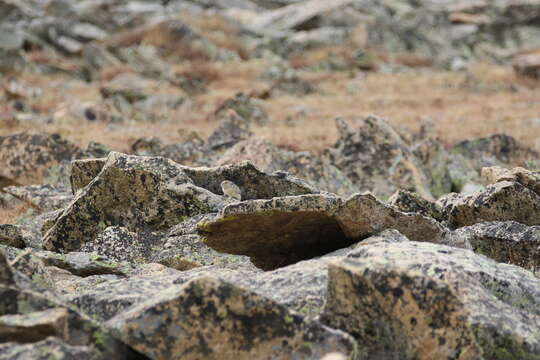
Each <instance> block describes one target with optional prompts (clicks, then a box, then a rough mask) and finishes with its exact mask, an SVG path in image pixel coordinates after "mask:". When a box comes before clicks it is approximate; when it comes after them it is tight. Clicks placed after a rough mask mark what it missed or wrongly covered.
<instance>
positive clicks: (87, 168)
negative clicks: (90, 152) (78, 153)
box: [69, 158, 107, 195]
mask: <svg viewBox="0 0 540 360" xmlns="http://www.w3.org/2000/svg"><path fill="white" fill-rule="evenodd" d="M106 162H107V159H106V158H98V159H82V160H74V161H72V162H71V175H70V177H69V182H70V184H71V191H72V193H73V194H74V195H75V194H76V193H77V192H78V191H79V190H80V189H82V188H83V187H85V186H86V185H88V184H89V183H90V182H91V181H92V180H93V179H94V178H95V177H96V176H98V174H99V172H100V171H101V169H102V168H103V165H105V163H106Z"/></svg>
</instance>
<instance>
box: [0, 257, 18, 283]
mask: <svg viewBox="0 0 540 360" xmlns="http://www.w3.org/2000/svg"><path fill="white" fill-rule="evenodd" d="M13 284H15V280H13V272H12V271H11V267H10V266H9V263H8V260H7V259H6V257H5V255H4V253H3V252H2V251H0V285H1V286H9V285H13Z"/></svg>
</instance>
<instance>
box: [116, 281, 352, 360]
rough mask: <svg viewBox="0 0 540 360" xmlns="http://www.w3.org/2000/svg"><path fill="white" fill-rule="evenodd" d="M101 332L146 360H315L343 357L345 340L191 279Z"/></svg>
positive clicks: (270, 305) (277, 308)
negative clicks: (331, 355) (331, 354)
mask: <svg viewBox="0 0 540 360" xmlns="http://www.w3.org/2000/svg"><path fill="white" fill-rule="evenodd" d="M106 326H107V327H108V328H109V329H111V330H112V331H113V332H114V333H115V334H117V335H118V336H119V337H120V338H121V339H122V340H123V341H125V342H126V343H128V344H131V345H132V346H133V347H134V348H135V349H137V350H138V351H140V352H141V353H144V354H146V355H147V356H149V357H151V358H152V359H171V360H172V359H199V358H206V359H253V358H258V357H260V356H261V354H264V355H263V356H264V357H267V358H272V359H290V358H296V357H302V358H304V359H319V358H321V357H322V356H323V355H324V354H326V353H328V352H333V351H338V352H342V353H345V354H347V355H349V356H351V355H352V354H353V351H354V345H353V343H352V341H351V339H350V337H349V336H347V335H346V334H344V333H342V332H339V331H336V330H331V329H329V328H326V327H324V326H321V325H320V324H318V323H316V322H308V321H306V320H304V319H303V318H302V317H301V316H299V315H296V314H294V313H291V312H289V311H288V310H287V309H286V308H285V307H284V306H282V305H279V304H277V303H275V302H273V301H272V300H269V299H266V298H264V297H261V296H259V295H256V294H254V293H251V292H249V291H246V290H244V289H241V288H238V287H235V286H233V285H231V284H228V283H226V282H223V281H221V280H217V279H212V278H204V277H203V278H197V279H194V280H192V281H190V282H188V283H186V284H184V285H183V286H179V287H172V288H169V289H167V290H166V291H163V292H161V293H160V294H159V295H158V296H156V297H155V298H154V299H151V300H148V301H147V302H145V303H143V304H140V305H138V306H136V307H134V308H131V309H130V310H128V311H126V312H124V313H121V314H119V315H118V316H116V317H114V318H113V319H111V320H109V321H108V322H107V323H106Z"/></svg>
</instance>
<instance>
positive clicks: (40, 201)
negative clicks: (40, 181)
mask: <svg viewBox="0 0 540 360" xmlns="http://www.w3.org/2000/svg"><path fill="white" fill-rule="evenodd" d="M3 190H4V192H6V193H8V194H10V195H13V196H14V197H15V198H17V199H19V200H22V201H24V202H26V203H28V204H30V205H31V206H32V207H33V208H35V209H37V210H38V211H40V212H48V211H54V210H58V209H61V208H64V207H66V206H67V205H68V204H69V203H70V202H71V201H72V200H73V195H72V194H71V192H70V191H69V190H67V189H62V188H55V187H53V186H51V185H28V186H9V187H7V188H4V189H3Z"/></svg>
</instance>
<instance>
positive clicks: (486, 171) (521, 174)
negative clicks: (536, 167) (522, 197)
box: [481, 166, 540, 195]
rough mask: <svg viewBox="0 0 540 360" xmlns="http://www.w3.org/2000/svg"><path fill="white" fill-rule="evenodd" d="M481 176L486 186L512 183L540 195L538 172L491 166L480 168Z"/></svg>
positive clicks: (539, 176) (539, 175)
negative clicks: (504, 182)
mask: <svg viewBox="0 0 540 360" xmlns="http://www.w3.org/2000/svg"><path fill="white" fill-rule="evenodd" d="M481 176H482V180H483V181H484V182H485V183H486V184H495V183H498V182H501V181H514V182H518V183H520V184H521V185H523V186H525V187H526V188H528V189H530V190H532V191H534V192H535V193H536V194H538V195H540V172H538V171H530V170H527V169H524V168H521V167H517V168H514V169H512V170H508V169H505V168H501V167H498V166H492V167H485V168H482V172H481Z"/></svg>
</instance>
